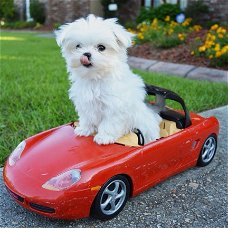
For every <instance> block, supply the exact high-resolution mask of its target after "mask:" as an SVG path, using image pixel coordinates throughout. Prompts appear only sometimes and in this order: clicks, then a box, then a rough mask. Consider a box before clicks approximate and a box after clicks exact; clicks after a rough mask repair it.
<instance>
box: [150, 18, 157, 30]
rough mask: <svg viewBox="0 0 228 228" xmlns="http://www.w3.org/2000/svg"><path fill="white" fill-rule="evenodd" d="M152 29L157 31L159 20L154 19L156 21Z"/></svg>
mask: <svg viewBox="0 0 228 228" xmlns="http://www.w3.org/2000/svg"><path fill="white" fill-rule="evenodd" d="M151 28H152V29H153V30H156V29H157V28H158V19H157V18H154V20H153V21H152V23H151Z"/></svg>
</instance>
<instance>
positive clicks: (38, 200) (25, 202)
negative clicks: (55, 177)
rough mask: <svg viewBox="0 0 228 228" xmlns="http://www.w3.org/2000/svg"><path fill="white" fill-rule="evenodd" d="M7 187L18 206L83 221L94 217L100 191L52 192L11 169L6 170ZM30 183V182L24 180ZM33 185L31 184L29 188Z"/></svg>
mask: <svg viewBox="0 0 228 228" xmlns="http://www.w3.org/2000/svg"><path fill="white" fill-rule="evenodd" d="M3 177H4V182H5V186H6V188H7V190H8V192H9V193H10V195H11V196H12V197H13V198H14V199H15V200H16V202H17V203H18V204H20V205H21V206H23V207H24V208H26V209H29V210H31V211H33V212H36V213H38V214H41V215H44V216H47V217H51V218H59V219H79V218H84V217H88V216H89V215H90V209H91V205H92V203H93V200H94V198H95V196H96V193H97V192H96V191H92V190H91V189H90V188H86V189H82V190H79V191H70V190H65V191H51V190H46V189H43V188H42V187H41V184H40V183H37V182H36V181H35V180H34V179H32V178H30V177H28V176H25V175H24V174H23V173H20V172H17V173H15V172H12V170H11V167H8V166H7V165H6V166H5V168H4V170H3ZM24 179H26V181H25V180H24ZM28 183H29V184H28Z"/></svg>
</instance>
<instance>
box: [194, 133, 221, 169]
mask: <svg viewBox="0 0 228 228" xmlns="http://www.w3.org/2000/svg"><path fill="white" fill-rule="evenodd" d="M216 149H217V137H216V135H215V134H211V135H210V136H208V138H207V139H206V140H205V142H204V144H203V146H202V149H201V151H200V155H199V158H198V162H197V165H198V166H201V167H203V166H206V165H208V164H209V163H210V162H211V161H212V160H213V158H214V156H215V153H216Z"/></svg>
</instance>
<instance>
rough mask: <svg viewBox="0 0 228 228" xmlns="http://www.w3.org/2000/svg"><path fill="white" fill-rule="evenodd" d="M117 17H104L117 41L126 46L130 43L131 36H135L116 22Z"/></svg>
mask: <svg viewBox="0 0 228 228" xmlns="http://www.w3.org/2000/svg"><path fill="white" fill-rule="evenodd" d="M117 20H118V19H117V18H111V19H106V20H105V21H106V23H108V24H109V26H110V27H111V29H112V31H113V33H114V35H115V37H116V39H117V43H118V44H119V45H120V46H122V47H124V48H128V47H130V46H131V45H132V38H133V37H134V36H135V35H134V34H132V33H130V32H128V31H127V30H126V29H125V28H124V27H123V26H121V25H119V24H118V23H117Z"/></svg>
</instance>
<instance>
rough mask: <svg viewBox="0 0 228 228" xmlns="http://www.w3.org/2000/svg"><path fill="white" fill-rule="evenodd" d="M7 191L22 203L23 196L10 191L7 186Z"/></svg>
mask: <svg viewBox="0 0 228 228" xmlns="http://www.w3.org/2000/svg"><path fill="white" fill-rule="evenodd" d="M6 189H7V191H8V192H9V194H10V195H11V196H12V197H13V198H14V199H16V200H18V201H20V202H21V203H24V198H23V197H21V196H19V195H17V194H16V193H14V192H12V191H11V190H10V189H9V188H8V187H6Z"/></svg>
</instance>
